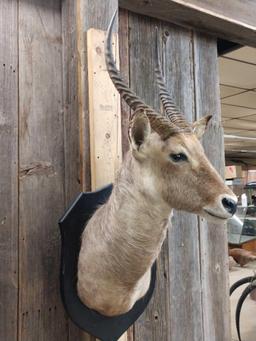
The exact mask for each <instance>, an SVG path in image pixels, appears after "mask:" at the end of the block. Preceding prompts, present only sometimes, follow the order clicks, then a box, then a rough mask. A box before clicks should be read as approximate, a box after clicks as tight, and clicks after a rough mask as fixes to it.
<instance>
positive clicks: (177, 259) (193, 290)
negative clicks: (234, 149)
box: [162, 24, 203, 341]
mask: <svg viewBox="0 0 256 341" xmlns="http://www.w3.org/2000/svg"><path fill="white" fill-rule="evenodd" d="M162 37H163V38H162V39H163V56H164V65H165V78H166V83H167V87H168V89H169V92H170V94H171V96H172V97H173V99H174V101H175V103H176V105H177V106H178V107H179V108H180V110H181V111H182V112H184V114H185V116H186V118H187V120H188V121H190V122H192V121H194V119H195V103H194V77H193V76H194V72H193V70H194V59H193V46H192V37H193V36H192V32H191V31H190V30H187V29H183V28H181V27H177V26H174V25H171V24H164V25H163V33H162ZM168 236H169V238H168V241H169V245H168V247H169V276H170V289H169V290H170V340H184V341H185V340H186V341H191V340H194V341H198V340H203V335H202V334H203V332H202V329H203V326H202V307H201V279H200V260H199V234H198V220H197V217H196V216H195V215H191V214H185V213H181V212H174V218H173V220H172V226H170V231H169V234H168ZM177 307H179V308H178V309H177ZM181 321H182V323H181Z"/></svg>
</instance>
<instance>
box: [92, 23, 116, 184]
mask: <svg viewBox="0 0 256 341" xmlns="http://www.w3.org/2000/svg"><path fill="white" fill-rule="evenodd" d="M104 41H105V32H104V31H101V30H96V29H90V30H89V31H88V33H87V51H88V86H89V121H90V147H91V148H90V150H91V151H90V156H91V185H92V190H95V189H97V188H99V187H102V186H104V185H106V184H108V183H110V182H113V180H114V177H115V174H116V172H117V170H118V169H119V167H120V164H121V157H122V145H121V113H120V96H119V94H118V92H117V91H116V89H115V87H114V85H113V84H112V81H111V79H110V77H109V75H108V72H107V69H106V65H105V57H104ZM113 51H114V54H115V57H116V59H117V60H118V44H117V34H115V36H114V39H113Z"/></svg>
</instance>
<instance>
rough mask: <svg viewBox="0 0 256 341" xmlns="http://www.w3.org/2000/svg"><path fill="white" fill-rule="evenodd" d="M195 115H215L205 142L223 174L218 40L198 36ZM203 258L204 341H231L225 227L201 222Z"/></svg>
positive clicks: (196, 35)
mask: <svg viewBox="0 0 256 341" xmlns="http://www.w3.org/2000/svg"><path fill="white" fill-rule="evenodd" d="M194 55H195V89H196V92H195V94H196V114H197V117H201V116H203V115H205V114H208V113H212V114H213V115H214V116H213V119H212V123H211V124H210V127H209V129H208V131H207V132H206V134H205V136H204V140H203V145H204V148H205V151H206V154H207V156H208V157H209V159H210V160H211V162H212V163H213V165H214V167H215V168H216V169H217V170H218V171H219V172H220V173H221V174H222V175H223V174H224V141H223V129H222V127H221V121H220V100H219V98H220V94H219V79H218V64H217V50H216V41H215V40H214V39H212V38H210V37H209V36H204V35H201V34H195V38H194ZM200 222H201V224H200V225H201V226H200V245H201V249H200V259H201V280H202V303H203V322H204V328H203V330H204V340H212V341H219V340H230V339H231V335H230V324H229V295H228V287H229V282H228V251H227V245H228V242H227V230H226V226H221V225H214V224H210V223H208V224H207V223H206V222H205V221H204V220H202V219H200Z"/></svg>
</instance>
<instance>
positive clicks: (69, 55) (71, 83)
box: [61, 0, 89, 341]
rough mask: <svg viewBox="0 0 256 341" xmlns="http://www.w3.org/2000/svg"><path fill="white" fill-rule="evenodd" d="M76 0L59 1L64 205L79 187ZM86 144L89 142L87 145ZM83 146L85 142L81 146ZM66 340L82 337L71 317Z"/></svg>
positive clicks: (67, 204)
mask: <svg viewBox="0 0 256 341" xmlns="http://www.w3.org/2000/svg"><path fill="white" fill-rule="evenodd" d="M76 15H77V13H76V2H75V1H73V0H63V1H62V13H61V21H62V41H63V45H62V46H63V47H62V53H63V58H62V60H63V67H62V68H63V77H62V78H63V109H64V152H65V188H64V191H65V208H67V207H68V206H69V205H70V203H71V202H72V200H73V199H74V198H75V196H76V195H77V194H78V193H79V192H80V191H81V188H82V185H81V182H82V181H81V178H80V175H81V174H80V161H81V160H80V150H79V147H80V145H79V114H78V89H77V88H78V79H77V78H78V70H77V69H78V54H77V32H76V28H77V27H76ZM87 148H89V146H87ZM84 149H86V146H84ZM68 324H69V335H68V340H69V341H81V340H82V338H83V333H82V331H81V329H79V328H77V327H76V326H75V325H74V324H73V322H72V321H71V320H68Z"/></svg>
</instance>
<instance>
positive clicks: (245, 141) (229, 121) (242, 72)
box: [219, 47, 256, 341]
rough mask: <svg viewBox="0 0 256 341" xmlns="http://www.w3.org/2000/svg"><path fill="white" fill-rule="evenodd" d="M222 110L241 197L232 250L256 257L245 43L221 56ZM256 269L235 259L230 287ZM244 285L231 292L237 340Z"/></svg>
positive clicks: (250, 53) (254, 113) (255, 108)
mask: <svg viewBox="0 0 256 341" xmlns="http://www.w3.org/2000/svg"><path fill="white" fill-rule="evenodd" d="M219 72H220V95H221V114H222V124H223V127H224V141H225V162H226V168H225V178H226V183H227V185H228V186H230V188H232V190H233V192H234V193H235V194H236V195H237V197H238V203H239V205H238V211H237V214H236V217H235V218H234V219H231V220H230V221H229V222H228V240H229V249H234V248H239V249H243V250H248V251H250V252H251V253H252V254H253V255H256V49H255V48H251V47H241V48H239V49H236V50H234V51H231V52H228V53H225V54H224V55H221V56H219ZM255 273H256V261H249V262H248V263H247V264H244V265H242V266H241V265H240V264H238V263H236V262H235V261H234V259H232V257H230V273H229V275H230V285H231V284H233V283H234V282H236V281H237V280H239V279H241V278H243V277H246V276H252V275H253V274H255ZM244 289H245V286H242V287H241V288H239V289H237V290H236V291H235V292H234V294H233V295H232V296H231V326H232V340H234V341H237V340H238V337H237V333H236V326H235V310H236V305H237V302H238V299H239V297H240V296H241V294H242V292H243V290H244ZM255 316H256V293H255V295H251V296H249V297H248V298H247V299H246V301H245V302H244V304H243V308H242V312H241V337H242V340H243V341H255V340H256V336H255V335H256V320H255Z"/></svg>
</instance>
